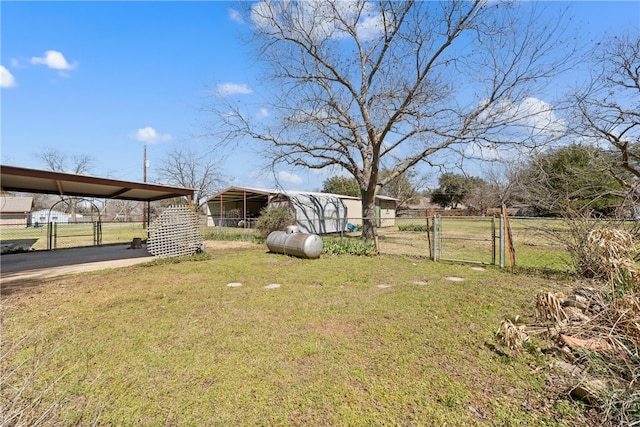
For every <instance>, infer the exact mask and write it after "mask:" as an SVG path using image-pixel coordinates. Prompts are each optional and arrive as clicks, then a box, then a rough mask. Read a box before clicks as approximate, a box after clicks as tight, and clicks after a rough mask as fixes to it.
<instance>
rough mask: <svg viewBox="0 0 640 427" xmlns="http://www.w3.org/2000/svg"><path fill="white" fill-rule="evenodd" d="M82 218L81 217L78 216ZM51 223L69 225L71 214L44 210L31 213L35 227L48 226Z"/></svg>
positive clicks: (32, 223)
mask: <svg viewBox="0 0 640 427" xmlns="http://www.w3.org/2000/svg"><path fill="white" fill-rule="evenodd" d="M78 216H81V215H78ZM50 222H54V223H56V224H69V214H68V213H66V212H62V211H56V210H50V209H42V210H39V211H33V212H31V224H30V225H33V226H34V227H39V226H43V225H47V224H48V223H50Z"/></svg>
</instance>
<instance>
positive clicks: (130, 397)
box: [0, 242, 588, 426]
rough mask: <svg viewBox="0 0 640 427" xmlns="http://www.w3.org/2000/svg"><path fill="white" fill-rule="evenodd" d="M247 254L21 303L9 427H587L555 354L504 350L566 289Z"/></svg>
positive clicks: (411, 265) (9, 305) (73, 284)
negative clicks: (504, 341)
mask: <svg viewBox="0 0 640 427" xmlns="http://www.w3.org/2000/svg"><path fill="white" fill-rule="evenodd" d="M233 243H238V242H233ZM236 246H237V245H230V246H229V247H225V246H224V245H222V246H221V247H220V248H219V249H216V250H213V249H212V250H210V251H209V254H210V255H211V258H210V259H208V257H200V259H201V260H200V261H197V262H196V261H185V260H182V261H181V262H178V260H173V259H168V260H163V261H158V262H154V263H151V264H147V265H139V266H134V267H128V268H123V269H118V270H111V271H102V272H95V273H86V274H81V275H73V276H68V277H60V278H55V279H49V280H45V281H42V282H38V283H29V284H27V285H28V286H23V285H11V286H8V287H5V288H4V289H3V296H2V306H1V308H2V331H3V333H2V359H1V369H2V372H1V374H2V377H1V378H2V385H1V388H0V397H1V398H2V402H1V403H2V409H3V410H2V411H0V412H1V413H2V414H3V415H2V416H3V417H5V421H6V420H7V418H8V417H9V416H11V415H18V414H19V415H22V416H23V418H22V420H21V423H18V424H16V425H34V423H35V421H36V420H38V419H40V420H41V422H40V423H41V425H94V424H95V425H144V426H152V425H153V426H164V425H220V426H230V425H237V426H244V425H285V426H286V425H304V426H308V425H314V426H316V425H320V426H321V425H353V426H365V425H366V426H370V425H421V426H422V425H424V426H429V425H438V426H440V425H451V426H458V425H496V426H498V425H501V426H502V425H504V426H509V425H536V426H537V425H559V426H561V425H566V426H570V425H571V426H574V425H588V423H586V422H585V421H584V420H583V418H582V417H581V415H580V414H581V412H580V407H579V406H577V405H576V404H575V403H572V402H571V401H569V400H567V399H566V392H567V391H566V390H565V391H558V390H552V389H549V388H548V387H547V385H548V384H547V381H548V364H547V362H546V360H545V359H544V356H542V354H541V353H540V352H539V351H537V350H535V347H536V345H543V343H534V344H532V345H531V346H530V347H529V351H528V352H525V353H523V354H521V355H519V356H517V357H516V356H512V355H509V354H508V352H507V353H505V352H503V350H504V349H501V347H500V346H499V344H497V343H496V341H495V339H494V333H495V331H496V329H497V327H498V324H499V322H500V321H501V320H502V319H503V318H504V317H505V316H510V317H512V316H515V315H524V316H529V315H531V313H532V312H533V299H534V298H533V297H534V295H535V294H536V293H537V292H538V291H540V290H557V289H562V288H563V287H565V286H566V284H562V283H557V282H554V281H550V280H547V279H544V278H540V277H535V276H527V275H512V274H508V273H506V272H505V271H503V270H499V269H497V268H493V267H489V268H487V269H485V270H482V271H479V270H478V269H473V268H472V266H470V265H461V264H453V263H433V262H431V261H429V260H425V259H420V258H415V257H412V256H393V255H382V256H378V257H355V256H340V257H338V256H327V255H323V256H322V257H321V258H320V259H317V260H303V259H297V258H290V257H287V256H283V255H278V254H270V253H267V251H266V248H265V247H264V245H256V244H251V243H243V244H242V246H243V247H242V248H237V247H236ZM452 277H457V278H460V279H463V281H452V280H451V278H452ZM229 283H241V284H242V286H239V287H229V286H227V284H229ZM269 284H280V285H281V286H280V287H278V288H274V289H268V288H265V286H266V285H269ZM0 424H3V423H2V422H0ZM11 425H14V424H11Z"/></svg>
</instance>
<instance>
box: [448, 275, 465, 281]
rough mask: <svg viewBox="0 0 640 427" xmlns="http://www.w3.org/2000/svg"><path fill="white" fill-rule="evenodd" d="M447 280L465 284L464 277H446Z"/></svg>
mask: <svg viewBox="0 0 640 427" xmlns="http://www.w3.org/2000/svg"><path fill="white" fill-rule="evenodd" d="M445 280H450V281H452V282H464V279H463V278H462V277H456V276H449V277H445Z"/></svg>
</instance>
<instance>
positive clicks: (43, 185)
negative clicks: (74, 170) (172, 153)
mask: <svg viewBox="0 0 640 427" xmlns="http://www.w3.org/2000/svg"><path fill="white" fill-rule="evenodd" d="M0 186H1V187H2V191H24V192H30V193H44V194H57V195H60V196H76V197H97V198H103V199H123V200H137V201H143V202H147V201H154V200H162V199H169V198H172V197H184V196H187V197H189V198H190V199H191V200H193V195H194V192H195V190H194V189H191V188H181V187H172V186H168V185H159V184H150V183H146V182H132V181H120V180H117V179H110V178H99V177H95V176H88V175H76V174H71V173H63V172H52V171H44V170H38V169H27V168H20V167H16V166H5V165H2V166H0Z"/></svg>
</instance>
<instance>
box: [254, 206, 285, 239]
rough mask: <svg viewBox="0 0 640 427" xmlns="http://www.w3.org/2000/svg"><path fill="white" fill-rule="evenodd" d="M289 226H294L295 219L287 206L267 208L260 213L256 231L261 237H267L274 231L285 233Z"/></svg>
mask: <svg viewBox="0 0 640 427" xmlns="http://www.w3.org/2000/svg"><path fill="white" fill-rule="evenodd" d="M289 225H293V218H292V216H291V211H290V210H289V208H288V207H287V206H278V207H266V208H263V209H262V210H261V211H260V217H259V218H258V220H257V221H256V231H257V233H258V235H259V236H261V237H267V236H268V235H269V234H270V233H271V232H272V231H278V230H281V231H284V230H285V229H286V228H287V226H289Z"/></svg>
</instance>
